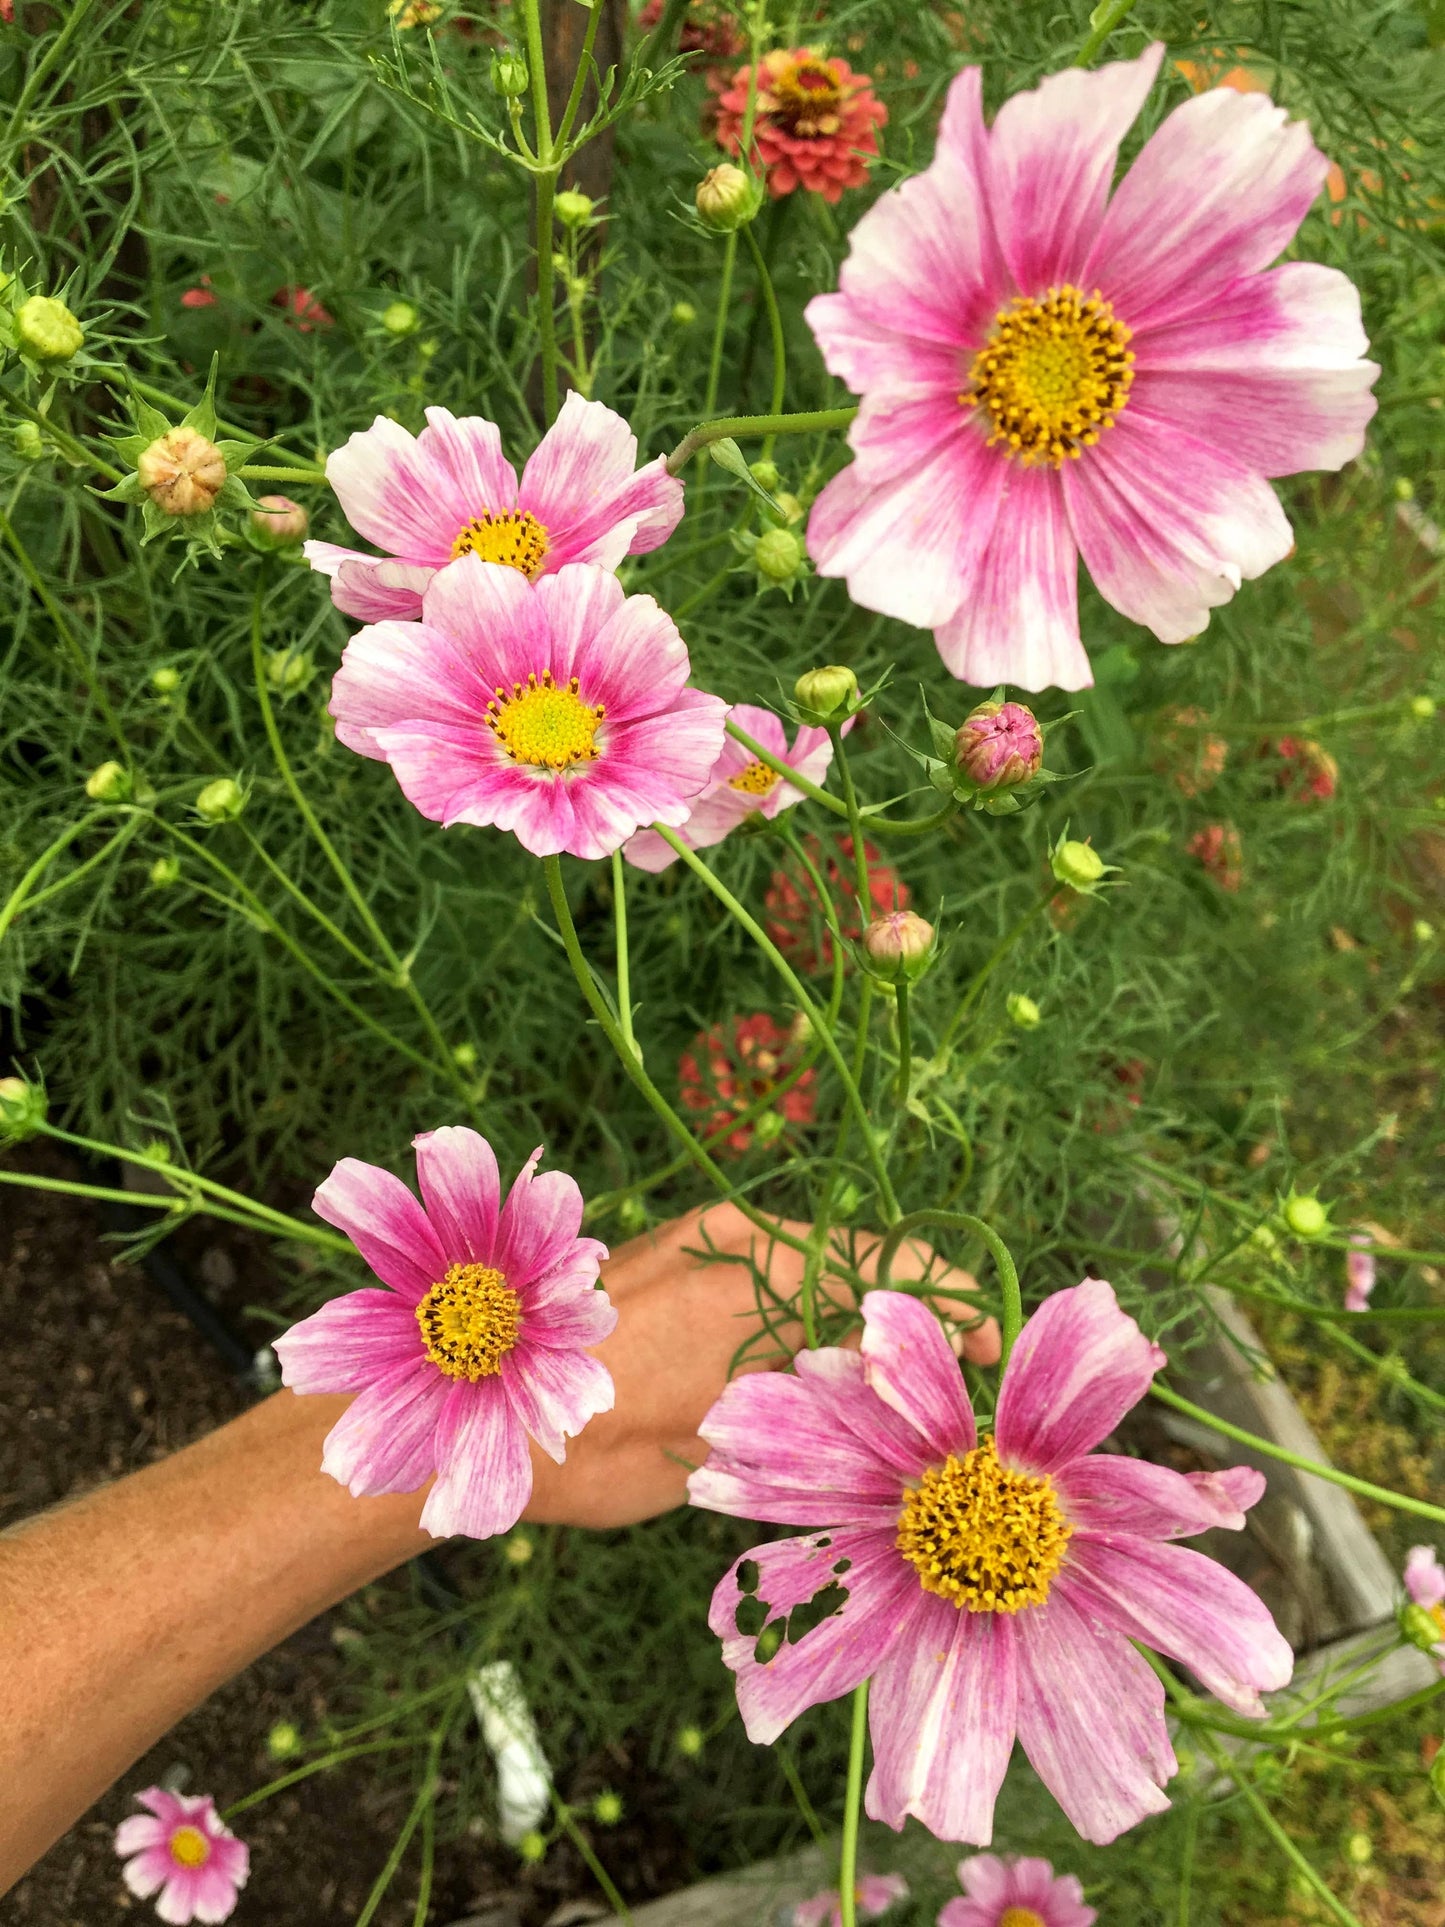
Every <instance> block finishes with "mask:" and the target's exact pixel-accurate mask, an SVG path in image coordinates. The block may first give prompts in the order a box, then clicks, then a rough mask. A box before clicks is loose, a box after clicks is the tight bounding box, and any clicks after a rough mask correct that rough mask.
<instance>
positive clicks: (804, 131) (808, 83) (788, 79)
mask: <svg viewBox="0 0 1445 1927" xmlns="http://www.w3.org/2000/svg"><path fill="white" fill-rule="evenodd" d="M767 92H768V93H769V94H770V95H771V96H772V100H771V101H770V103H769V105H770V108H771V111H772V112H773V113H774V114H775V115H776V116H777V117H778V119H779V120H781V121H783V122H784V123H785V125H786V126H787V129H788V132H789V133H790V134H795V135H797V136H799V137H800V138H801V139H803V140H812V139H815V138H816V137H817V136H818V135H820V134H836V133H837V132H838V130H839V128H840V127H841V126H842V125H843V122H842V119H841V117H840V116H839V113H838V109H839V107H840V106H841V104H842V100H843V90H842V88H841V87H840V86H839V85H838V82H837V80H836V78H835V77H834V74H833V70H832V68H831V67H830V66H829V65H828V64H827V62H826V61H823V60H813V59H803V60H790V61H787V62H786V63H782V62H780V63H779V65H778V66H777V68H776V69H775V70H774V72H773V73H772V74H771V75H770V77H769V80H768V85H767Z"/></svg>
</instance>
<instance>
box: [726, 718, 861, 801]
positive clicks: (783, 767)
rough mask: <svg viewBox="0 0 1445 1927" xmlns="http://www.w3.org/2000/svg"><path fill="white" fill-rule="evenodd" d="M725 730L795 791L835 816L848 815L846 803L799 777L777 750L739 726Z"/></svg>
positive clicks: (732, 726)
mask: <svg viewBox="0 0 1445 1927" xmlns="http://www.w3.org/2000/svg"><path fill="white" fill-rule="evenodd" d="M724 728H725V729H726V730H727V733H728V735H729V736H731V737H732V739H733V741H734V742H735V743H741V744H742V746H743V748H744V749H745V750H746V751H747V752H748V754H749V756H755V757H756V758H757V759H758V761H759V762H760V763H761V764H762V765H763V766H764V768H765V769H770V770H773V771H774V772H775V773H776V774H777V775H779V776H782V777H785V778H786V779H787V781H788V782H790V783H791V784H792V786H793V788H794V789H795V790H801V791H802V792H803V794H804V796H806V797H808V798H809V799H810V801H812V802H814V803H821V804H822V805H823V807H824V809H828V810H831V811H832V812H833V814H834V816H846V815H847V814H848V805H847V804H846V803H844V802H840V800H839V799H838V798H837V797H836V796H830V795H829V794H828V792H827V791H826V790H824V789H819V787H818V785H817V784H816V783H814V782H810V781H809V779H808V778H807V777H806V776H801V775H799V773H798V771H797V770H795V769H794V768H793V766H792V764H791V763H788V762H785V761H784V760H783V758H782V757H781V756H779V755H778V754H777V752H776V751H775V750H771V749H764V747H763V745H762V744H761V743H760V742H759V741H758V740H757V738H756V737H754V736H749V734H748V732H747V731H746V730H745V729H743V728H742V727H741V726H740V725H739V724H737V723H734V722H731V721H729V722H728V723H726V724H724Z"/></svg>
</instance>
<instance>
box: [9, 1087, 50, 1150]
mask: <svg viewBox="0 0 1445 1927" xmlns="http://www.w3.org/2000/svg"><path fill="white" fill-rule="evenodd" d="M47 1109H48V1107H47V1105H46V1102H45V1092H44V1091H43V1090H42V1089H41V1088H40V1086H39V1085H38V1084H32V1083H30V1081H29V1080H28V1079H27V1078H24V1077H0V1144H20V1143H22V1142H23V1141H24V1139H26V1138H28V1137H34V1135H35V1133H36V1132H37V1131H38V1130H39V1129H40V1127H41V1125H42V1124H43V1123H44V1122H45V1117H46V1111H47Z"/></svg>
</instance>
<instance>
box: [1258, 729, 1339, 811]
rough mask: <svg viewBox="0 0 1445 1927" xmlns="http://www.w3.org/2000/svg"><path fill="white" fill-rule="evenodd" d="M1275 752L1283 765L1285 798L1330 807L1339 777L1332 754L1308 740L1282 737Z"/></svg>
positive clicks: (1306, 738)
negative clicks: (1323, 804) (1325, 804)
mask: <svg viewBox="0 0 1445 1927" xmlns="http://www.w3.org/2000/svg"><path fill="white" fill-rule="evenodd" d="M1274 748H1275V754H1276V755H1277V756H1278V757H1279V759H1280V761H1281V762H1282V763H1283V765H1284V767H1283V769H1281V771H1280V773H1279V786H1280V788H1281V789H1282V790H1283V791H1284V792H1285V794H1286V795H1287V796H1290V797H1291V798H1293V800H1294V801H1295V802H1297V803H1309V802H1316V803H1328V801H1329V800H1330V798H1331V797H1332V796H1333V795H1334V793H1335V785H1336V783H1337V782H1338V781H1339V775H1340V766H1339V764H1338V763H1337V762H1336V761H1335V759H1334V757H1333V756H1331V755H1330V753H1329V751H1328V750H1327V749H1322V748H1321V747H1320V745H1319V744H1318V743H1316V742H1312V741H1311V740H1310V738H1309V737H1307V736H1281V737H1280V739H1279V741H1278V742H1277V743H1276V744H1275V746H1274Z"/></svg>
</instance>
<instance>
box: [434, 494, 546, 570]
mask: <svg viewBox="0 0 1445 1927" xmlns="http://www.w3.org/2000/svg"><path fill="white" fill-rule="evenodd" d="M547 547H548V543H547V531H546V530H545V529H544V528H543V527H542V524H541V523H540V522H539V521H538V520H537V518H536V516H535V515H529V514H528V513H527V512H526V510H525V509H509V510H508V511H507V512H506V513H505V514H504V515H493V514H492V512H491V510H490V509H483V511H482V513H481V514H480V515H474V516H473V517H472V519H471V521H470V522H464V523H463V524H462V526H461V528H460V529H459V530H458V531H457V539H456V541H455V542H453V543H452V561H453V562H455V561H456V559H457V557H458V556H459V555H479V556H480V557H481V558H482V560H483V562H502V563H505V564H506V566H507V567H508V568H509V569H520V570H521V571H522V574H523V575H524V576H526V578H527V580H528V581H529V582H535V581H536V579H537V577H538V576H539V575H540V574H541V572H542V564H543V563H544V562H545V561H546V559H547Z"/></svg>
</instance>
